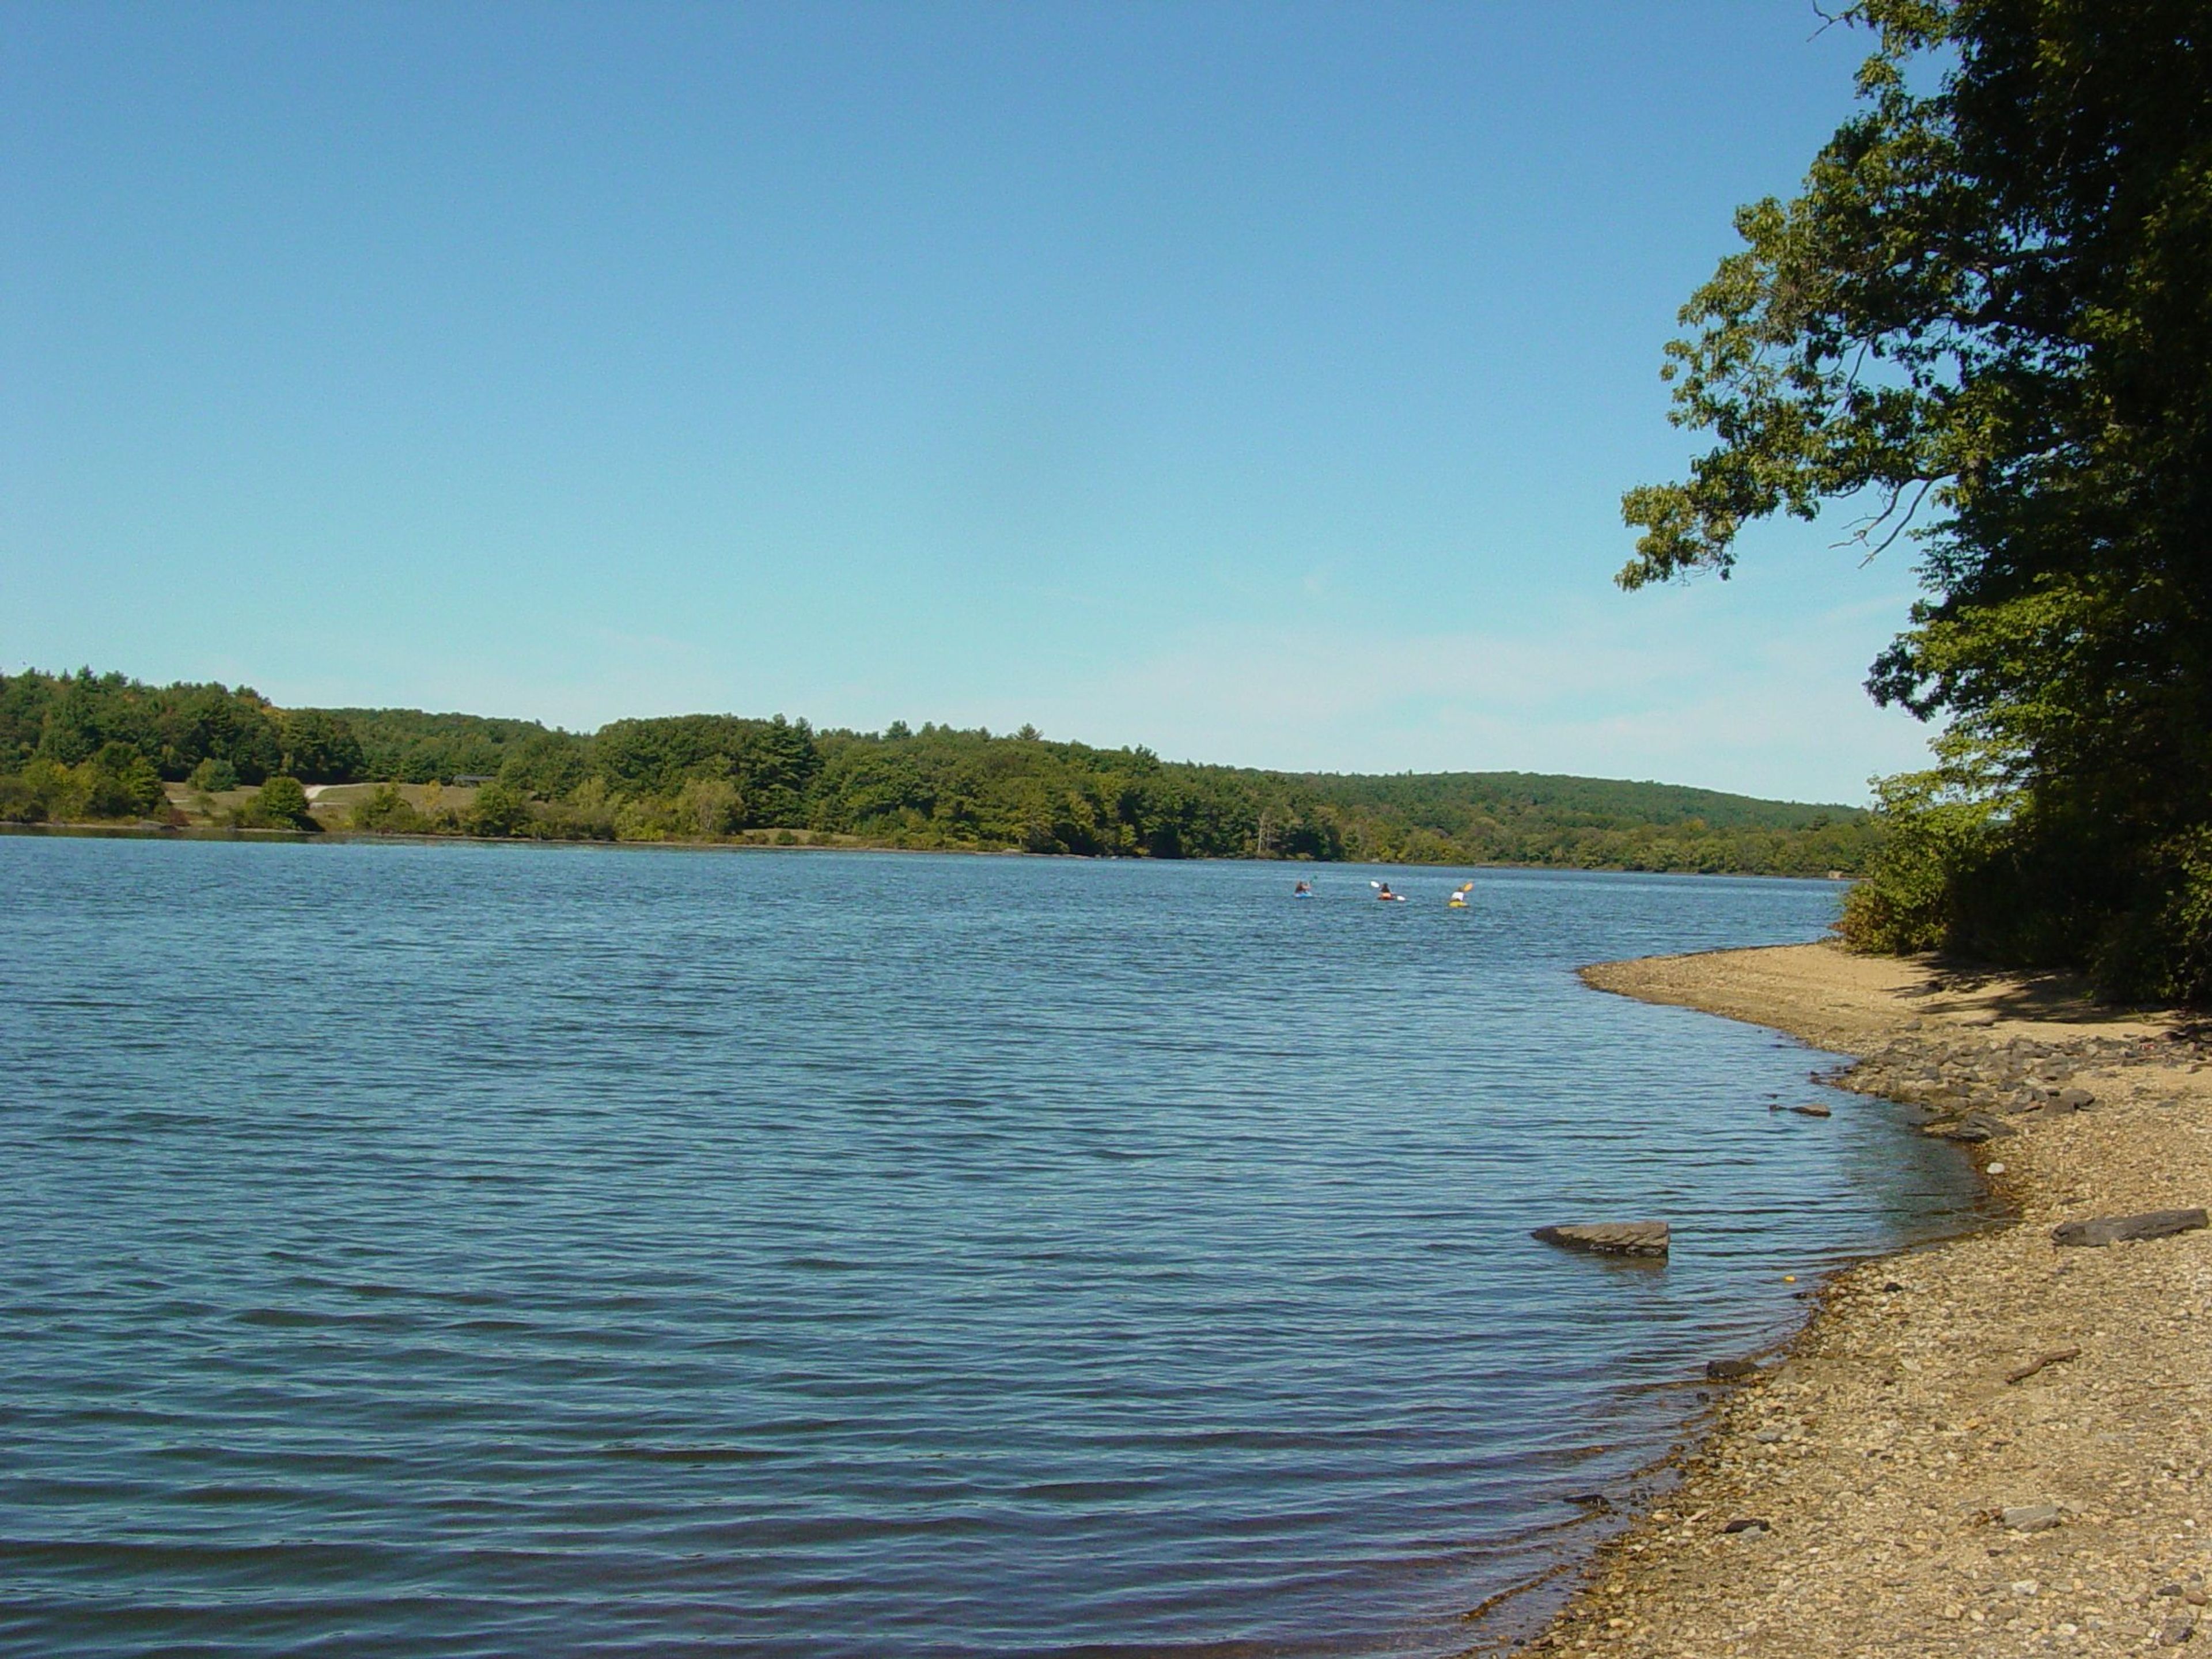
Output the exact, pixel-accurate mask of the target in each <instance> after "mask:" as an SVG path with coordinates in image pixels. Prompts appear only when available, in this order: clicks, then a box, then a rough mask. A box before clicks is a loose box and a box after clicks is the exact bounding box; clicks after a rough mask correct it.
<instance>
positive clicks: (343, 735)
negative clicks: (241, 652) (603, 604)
mask: <svg viewBox="0 0 2212 1659" xmlns="http://www.w3.org/2000/svg"><path fill="white" fill-rule="evenodd" d="M364 782H366V783H377V784H380V785H382V786H384V787H380V788H378V789H376V790H374V791H373V792H370V793H368V795H367V796H366V798H365V799H359V800H357V801H356V803H355V804H354V805H353V806H352V807H351V810H350V822H349V825H348V827H349V828H351V829H357V830H362V831H366V832H369V833H383V834H411V835H475V836H501V837H513V836H520V837H536V838H540V839H547V840H600V841H714V840H723V839H728V838H732V837H735V836H742V835H744V834H746V833H747V832H756V833H757V832H758V831H761V830H769V831H773V832H776V833H777V834H778V835H780V836H785V837H787V838H789V839H792V840H796V839H798V838H799V836H801V835H802V834H804V835H805V836H808V837H810V838H811V839H815V840H817V841H818V840H836V841H846V840H853V841H859V842H866V843H869V844H872V845H877V846H886V847H902V848H947V849H1005V848H1013V849H1018V850H1020V851H1024V852H1030V853H1060V854H1086V855H1092V856H1109V857H1147V858H1254V857H1259V858H1280V859H1310V860H1343V859H1356V860H1376V861H1378V862H1386V863H1389V862H1402V863H1417V864H1418V863H1426V864H1489V863H1504V864H1524V865H1555V866H1571V867H1575V868H1581V869H1630V870H1658V871H1695V872H1711V873H1737V874H1751V875H1802V874H1820V873H1822V872H1827V871H1843V872H1857V871H1858V870H1859V869H1861V868H1863V866H1865V864H1866V863H1867V861H1868V860H1869V858H1870V857H1871V855H1872V854H1873V853H1874V851H1875V846H1876V842H1877V837H1878V831H1877V830H1876V829H1875V827H1874V824H1873V822H1872V820H1871V819H1870V817H1869V815H1867V814H1865V813H1863V812H1859V811H1852V810H1850V809H1849V808H1844V807H1821V806H1806V805H1795V804H1792V803H1788V802H1780V801H1761V800H1755V799H1751V798H1749V797H1747V796H1741V795H1728V794H1722V793H1717V792H1714V791H1710V790H1699V789H1690V788H1685V787H1678V786H1674V785H1666V784H1646V783H1621V782H1613V781H1604V780H1599V779H1589V778H1568V777H1550V776H1544V775H1536V774H1528V773H1510V772H1498V773H1479V772H1463V773H1448V774H1432V775H1413V774H1407V775H1399V776H1389V777H1363V776H1348V775H1297V774H1290V773H1281V772H1263V771H1256V770H1252V769H1240V768H1233V767H1223V766H1200V765H1192V764H1187V763H1175V762H1167V761H1163V760H1161V759H1160V758H1159V757H1158V756H1157V755H1155V754H1153V753H1152V751H1151V750H1147V749H1143V748H1133V749H1097V748H1093V747H1091V746H1090V745H1088V744H1080V743H1056V742H1051V741H1048V740H1047V739H1046V738H1043V737H1042V735H1040V734H1039V733H1038V732H1036V730H1035V729H1034V728H1032V727H1024V728H1023V729H1022V730H1021V731H1019V732H1014V733H1012V734H1007V735H1000V736H994V735H993V734H991V733H990V732H986V731H981V730H973V731H969V730H960V729H956V728H954V727H951V726H934V725H926V726H921V727H920V728H919V729H911V728H909V727H908V726H906V725H904V724H903V723H894V724H893V725H892V726H890V727H889V728H888V729H887V730H885V731H883V732H850V731H842V730H839V731H816V730H815V729H814V728H813V727H811V726H809V725H808V724H807V722H805V720H786V719H785V718H783V717H782V716H781V715H778V716H776V717H775V718H774V719H770V720H752V719H744V718H740V717H738V716H735V715H727V714H685V715H678V716H674V717H671V718H668V719H662V720H616V721H613V722H611V724H609V725H607V726H602V727H601V728H600V729H599V731H598V732H593V733H591V734H589V735H584V734H580V733H576V732H564V731H561V730H558V729H557V728H554V727H549V726H540V725H538V724H537V723H535V722H533V721H529V720H489V719H485V718H483V717H481V716H478V715H474V714H424V713H422V712H420V711H417V710H414V709H392V708H376V709H368V708H329V709H322V708H293V709H284V708H276V706H274V705H273V704H271V703H270V702H268V701H267V700H266V699H265V698H264V697H262V696H259V695H258V693H256V692H254V691H252V690H248V689H246V688H244V687H240V688H238V689H235V690H232V689H228V688H226V687H223V686H221V685H213V684H210V685H169V686H149V685H144V684H140V683H138V682H137V681H135V680H131V679H128V678H125V677H124V676H122V675H119V674H107V675H98V676H95V675H94V674H93V673H91V672H90V671H81V672H79V673H77V674H76V675H52V674H44V673H39V672H35V671H33V672H29V673H24V674H20V675H16V676H14V677H7V676H0V821H6V820H12V821H15V822H19V823H35V822H40V821H42V820H43V821H52V822H57V823H63V822H76V821H85V820H97V819H130V818H153V819H157V820H158V819H161V818H162V817H165V816H167V814H168V813H169V811H170V810H171V809H170V808H169V807H168V805H167V791H166V790H165V788H164V785H165V784H182V785H185V786H187V787H188V788H189V789H191V790H192V791H196V792H198V793H202V794H204V795H205V796H207V797H208V798H210V799H212V798H213V797H214V796H216V795H218V794H224V795H234V793H235V792H237V791H239V790H241V789H252V790H253V791H254V793H253V794H252V796H250V797H249V798H247V799H246V800H245V801H244V802H243V803H242V804H240V805H234V806H232V807H230V808H228V809H227V811H228V821H230V822H233V823H241V824H258V825H263V826H268V827H283V826H287V825H290V826H295V827H300V828H310V827H313V822H314V821H313V817H312V816H311V815H310V813H309V811H308V807H307V798H306V794H305V791H304V789H303V788H302V787H301V786H302V785H303V784H308V783H364ZM456 784H465V785H468V786H471V787H469V788H468V791H467V793H465V794H464V793H461V792H460V791H459V790H456V791H454V793H453V800H452V802H451V803H450V804H449V803H448V802H447V800H446V799H445V795H446V791H447V789H448V788H450V787H452V786H454V785H456ZM416 786H422V787H416Z"/></svg>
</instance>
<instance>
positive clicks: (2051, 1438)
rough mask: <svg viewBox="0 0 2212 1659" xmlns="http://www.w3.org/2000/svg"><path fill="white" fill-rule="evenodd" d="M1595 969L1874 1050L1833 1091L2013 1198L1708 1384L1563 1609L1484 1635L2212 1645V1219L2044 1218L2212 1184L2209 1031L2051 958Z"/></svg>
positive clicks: (1839, 1649) (1829, 1283)
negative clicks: (1902, 1117) (2115, 1230)
mask: <svg viewBox="0 0 2212 1659" xmlns="http://www.w3.org/2000/svg"><path fill="white" fill-rule="evenodd" d="M1582 977H1583V981H1584V982H1585V983H1587V984H1589V985H1590V986H1592V987H1595V988H1597V989H1600V990H1605V991H1610V992H1613V993H1616V994H1620V995H1625V996H1631V997H1635V998H1638V999H1639V1000H1644V1001H1649V1002H1656V1003H1666V1004H1671V1005H1674V1006H1682V1007H1689V1008H1695V1009H1699V1010H1700V1011H1702V1012H1708V1013H1714V1014H1718V1015H1721V1016H1723V1017H1724V1018H1733V1019H1738V1020H1743V1021H1746V1022H1747V1023H1751V1024H1759V1025H1764V1026H1767V1027H1769V1028H1771V1029H1773V1030H1780V1031H1783V1032H1785V1033H1786V1034H1788V1035H1790V1036H1794V1037H1796V1038H1798V1039H1799V1040H1800V1041H1802V1042H1808V1043H1809V1044H1812V1045H1814V1046H1815V1047H1817V1048H1823V1049H1826V1050H1828V1051H1830V1052H1832V1053H1837V1054H1846V1055H1850V1056H1852V1057H1853V1058H1854V1060H1855V1061H1856V1063H1855V1064H1854V1065H1852V1066H1850V1069H1849V1070H1848V1071H1847V1072H1846V1073H1844V1075H1843V1076H1842V1077H1840V1078H1838V1079H1835V1081H1836V1082H1837V1083H1838V1085H1840V1086H1841V1087H1843V1088H1845V1089H1848V1090H1851V1091H1856V1092H1859V1093H1863V1094H1869V1095H1875V1096H1880V1097H1884V1098H1887V1099H1891V1100H1898V1101H1903V1102H1905V1103H1907V1104H1908V1105H1911V1106H1913V1107H1916V1108H1917V1109H1918V1115H1920V1116H1921V1117H1922V1118H1923V1120H1925V1122H1924V1127H1923V1132H1931V1131H1932V1132H1936V1133H1945V1134H1946V1135H1947V1137H1948V1138H1954V1139H1960V1141H1961V1142H1962V1144H1965V1145H1966V1148H1967V1151H1968V1152H1969V1154H1970V1155H1971V1156H1972V1158H1973V1160H1974V1162H1975V1164H1976V1165H1977V1167H1978V1169H1980V1170H1981V1171H1982V1172H1983V1174H1984V1178H1985V1179H1986V1180H1987V1181H1988V1182H1989V1184H1990V1188H1991V1192H1992V1195H1993V1197H1994V1198H1995V1199H1996V1200H1997V1204H1998V1211H1997V1213H1996V1215H1995V1216H1994V1217H1993V1218H1992V1220H1991V1222H1990V1225H1988V1226H1986V1227H1984V1228H1980V1229H1977V1230H1975V1231H1970V1232H1967V1233H1966V1234H1963V1235H1959V1236H1956V1237H1948V1238H1944V1239H1941V1240H1937V1241H1934V1242H1930V1243H1922V1244H1917V1245H1914V1246H1911V1247H1908V1248H1906V1249H1903V1250H1901V1251H1899V1252H1897V1253H1894V1254H1892V1255H1884V1256H1879V1257H1875V1258H1872V1259H1870V1260H1868V1261H1861V1262H1857V1263H1855V1264H1852V1265H1850V1266H1849V1267H1844V1268H1843V1269H1841V1270H1839V1271H1838V1272H1837V1273H1834V1274H1832V1275H1831V1276H1830V1277H1829V1278H1828V1279H1827V1280H1826V1282H1825V1283H1824V1284H1823V1285H1820V1286H1819V1287H1817V1288H1816V1289H1815V1291H1814V1293H1813V1294H1812V1296H1811V1297H1809V1298H1808V1300H1809V1303H1810V1307H1811V1312H1810V1315H1809V1316H1808V1319H1807V1321H1806V1322H1805V1324H1804V1325H1803V1326H1802V1328H1800V1330H1799V1331H1798V1333H1797V1334H1796V1336H1795V1337H1793V1338H1792V1339H1791V1340H1789V1341H1788V1342H1787V1343H1785V1344H1784V1345H1783V1346H1781V1347H1780V1348H1779V1349H1778V1350H1776V1351H1774V1352H1772V1353H1771V1355H1768V1356H1764V1357H1762V1364H1761V1366H1760V1369H1759V1371H1758V1372H1757V1373H1756V1374H1754V1375H1753V1376H1749V1377H1747V1378H1746V1379H1744V1380H1742V1381H1741V1382H1717V1383H1713V1384H1712V1385H1711V1387H1712V1393H1713V1399H1712V1403H1711V1407H1709V1409H1708V1410H1707V1411H1705V1413H1702V1414H1701V1417H1700V1419H1698V1420H1694V1421H1692V1423H1690V1424H1688V1425H1686V1447H1685V1449H1684V1450H1683V1451H1682V1452H1681V1453H1680V1454H1679V1455H1675V1456H1673V1457H1670V1458H1669V1459H1668V1460H1667V1464H1668V1473H1670V1474H1672V1475H1673V1476H1674V1484H1673V1486H1671V1487H1670V1488H1668V1490H1666V1491H1665V1492H1663V1493H1662V1495H1660V1496H1658V1497H1656V1498H1653V1499H1651V1500H1650V1502H1649V1503H1648V1504H1647V1505H1646V1506H1645V1507H1644V1509H1643V1510H1641V1511H1640V1512H1639V1513H1638V1514H1637V1515H1636V1516H1634V1517H1633V1518H1632V1521H1631V1522H1630V1523H1629V1524H1628V1526H1627V1527H1626V1528H1624V1529H1623V1530H1621V1531H1620V1532H1619V1533H1617V1534H1614V1535H1613V1536H1612V1537H1610V1538H1608V1539H1607V1541H1604V1542H1603V1543H1602V1544H1601V1545H1600V1546H1599V1547H1598V1549H1597V1551H1596V1553H1595V1556H1594V1557H1593V1558H1592V1559H1590V1560H1589V1562H1588V1563H1587V1564H1586V1565H1584V1566H1583V1569H1582V1570H1581V1571H1580V1573H1579V1574H1578V1581H1577V1587H1576V1589H1574V1590H1573V1591H1572V1592H1571V1595H1570V1596H1569V1597H1568V1599H1567V1601H1566V1602H1565V1605H1564V1606H1563V1607H1561V1608H1560V1609H1559V1612H1557V1613H1555V1614H1554V1615H1553V1617H1552V1618H1551V1619H1550V1620H1549V1621H1548V1623H1547V1624H1545V1625H1544V1626H1542V1628H1541V1631H1538V1632H1535V1633H1534V1634H1533V1635H1524V1636H1522V1637H1517V1638H1514V1637H1504V1636H1501V1637H1499V1638H1494V1639H1492V1640H1488V1641H1484V1642H1480V1643H1478V1644H1476V1645H1474V1647H1472V1648H1470V1649H1469V1650H1468V1652H1469V1653H1471V1654H1492V1653H1499V1652H1504V1651H1507V1650H1527V1651H1536V1652H1545V1653H1578V1652H1601V1653H1607V1654H1620V1655H1636V1656H1651V1659H1660V1656H1668V1659H1672V1656H1690V1655H1696V1656H1699V1659H1704V1656H1709V1655H1718V1654H1726V1655H1743V1656H1750V1659H1760V1656H1768V1655H1771V1656H1775V1659H1783V1656H1790V1659H1796V1656H1799V1655H1825V1654H1834V1655H1855V1656H1856V1655H1865V1656H1869V1659H1872V1656H1877V1655H1880V1656H1889V1655H1908V1654H1935V1653H1939V1652H1941V1653H1956V1652H1961V1651H1964V1652H1970V1653H1972V1654H1975V1655H1982V1654H1992V1655H1994V1654H2013V1653H2019V1654H2031V1653H2033V1654H2047V1653H2066V1654H2121V1653H2140V1652H2145V1651H2160V1650H2167V1649H2171V1648H2173V1647H2176V1646H2179V1644H2182V1643H2185V1642H2189V1641H2191V1640H2194V1641H2197V1642H2199V1643H2206V1644H2212V1613H2208V1610H2207V1608H2206V1607H2205V1601H2206V1591H2207V1589H2208V1587H2209V1586H2212V1469H2208V1464H2212V1367H2208V1365H2207V1364H2206V1362H2207V1360H2208V1359H2212V1230H2196V1231H2185V1232H2182V1233H2179V1234H2177V1235H2175V1236H2172V1237H2161V1238H2157V1239H2153V1240H2148V1241H2143V1242H2139V1243H2115V1244H2112V1245H2109V1246H2106V1247H2104V1248H2081V1249H2073V1248H2064V1247H2061V1246H2059V1245H2058V1244H2057V1243H2055V1242H2054V1241H2053V1239H2052V1237H2051V1230H2052V1229H2053V1228H2054V1227H2056V1226H2057V1225H2060V1224H2062V1223H2064V1222H2068V1221H2076V1220H2081V1219H2085V1218H2092V1217H2098V1216H2106V1215H2122V1214H2133V1213H2136V1212H2145V1211H2151V1210H2160V1209H2167V1208H2173V1207H2181V1206H2206V1205H2207V1204H2212V1033H2208V1032H2207V1031H2206V1030H2204V1029H2203V1028H2201V1027H2198V1026H2197V1025H2195V1024H2193V1023H2192V1022H2191V1021H2190V1020H2189V1019H2187V1018H2185V1017H2184V1016H2179V1015H2177V1014H2174V1013H2172V1012H2140V1011H2115V1010H2110V1009H2106V1008H2101V1007H2098V1006H2094V1005H2093V1004H2092V1003H2090V1002H2089V1001H2087V999H2086V998H2084V997H2083V996H2082V995H2081V994H2080V992H2079V990H2078V988H2077V987H2075V986H2074V985H2072V984H2071V983H2070V982H2069V981H2065V980H2063V979H2062V978H2059V977H2057V976H2018V975H1996V974H1988V973H1980V972H1968V971H1964V970H1960V969H1952V968H1946V967H1944V966H1942V965H1939V964H1936V963H1929V962H1925V961H1905V960H1898V959H1893V958H1881V957H1854V956H1850V955H1849V954H1847V953H1846V952H1844V951H1843V950H1842V949H1841V947H1840V946H1838V945H1834V944H1832V943H1829V944H1819V945H1782V946H1771V947H1766V948H1764V949H1755V950H1741V951H1716V952H1711V953H1706V954H1702V955H1697V956H1688V957H1648V958H1644V959H1642V960H1638V961H1632V962H1624V963H1603V964H1600V965H1598V966H1595V967H1592V968H1588V969H1583V975H1582ZM2084 1095H2087V1097H2089V1098H2088V1102H2087V1104H2086V1105H2084V1104H2082V1103H2081V1097H2082V1096H2084ZM1839 1109H1840V1108H1839ZM1984 1136H1986V1138H1982V1137H1984ZM1730 1528H1734V1529H1733V1530H1730ZM1499 1616H1500V1617H1501V1618H1503V1617H1505V1616H1508V1615H1507V1614H1506V1613H1505V1610H1504V1609H1501V1610H1500V1613H1499Z"/></svg>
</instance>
